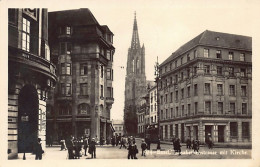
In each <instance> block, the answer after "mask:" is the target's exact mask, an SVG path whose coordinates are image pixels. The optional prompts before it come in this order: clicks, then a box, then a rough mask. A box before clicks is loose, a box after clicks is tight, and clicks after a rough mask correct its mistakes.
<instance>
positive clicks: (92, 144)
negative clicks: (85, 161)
mask: <svg viewBox="0 0 260 167" xmlns="http://www.w3.org/2000/svg"><path fill="white" fill-rule="evenodd" d="M88 153H89V154H91V158H93V157H94V158H96V142H95V138H93V139H92V141H91V142H90V143H89V149H88Z"/></svg>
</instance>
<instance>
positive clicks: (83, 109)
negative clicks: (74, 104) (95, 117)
mask: <svg viewBox="0 0 260 167" xmlns="http://www.w3.org/2000/svg"><path fill="white" fill-rule="evenodd" d="M78 113H79V114H85V115H90V109H89V105H88V104H86V103H82V104H80V105H78Z"/></svg>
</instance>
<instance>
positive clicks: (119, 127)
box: [112, 120, 124, 136]
mask: <svg viewBox="0 0 260 167" xmlns="http://www.w3.org/2000/svg"><path fill="white" fill-rule="evenodd" d="M112 125H113V128H114V130H115V131H114V136H116V135H118V136H123V135H124V121H123V120H112Z"/></svg>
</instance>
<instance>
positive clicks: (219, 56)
mask: <svg viewBox="0 0 260 167" xmlns="http://www.w3.org/2000/svg"><path fill="white" fill-rule="evenodd" d="M216 57H217V59H221V58H222V57H221V50H217V52H216Z"/></svg>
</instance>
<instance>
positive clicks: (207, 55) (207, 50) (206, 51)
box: [204, 49, 209, 58]
mask: <svg viewBox="0 0 260 167" xmlns="http://www.w3.org/2000/svg"><path fill="white" fill-rule="evenodd" d="M204 57H207V58H208V57H209V49H204Z"/></svg>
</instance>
